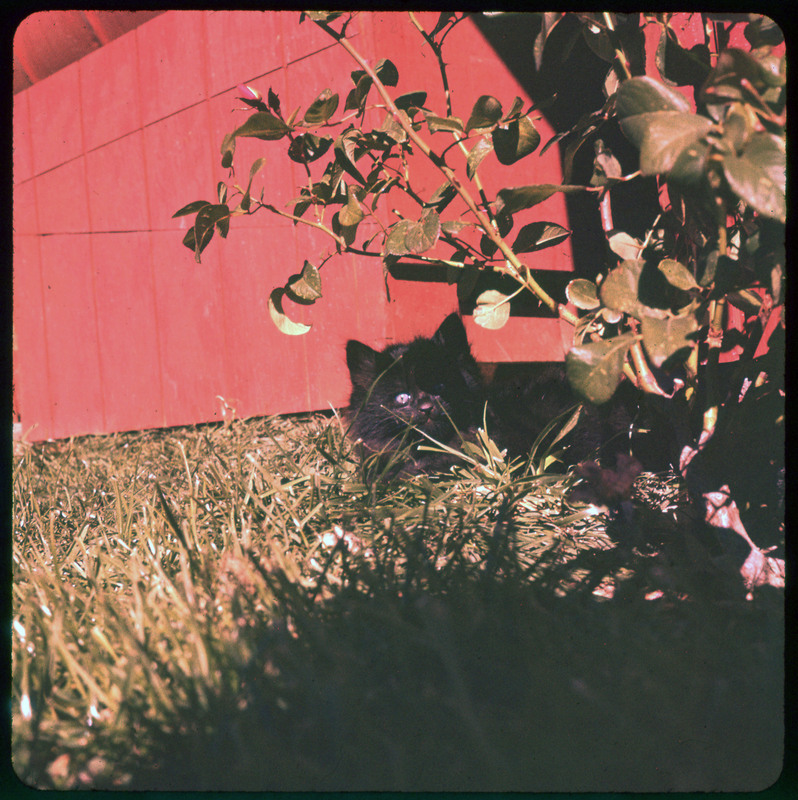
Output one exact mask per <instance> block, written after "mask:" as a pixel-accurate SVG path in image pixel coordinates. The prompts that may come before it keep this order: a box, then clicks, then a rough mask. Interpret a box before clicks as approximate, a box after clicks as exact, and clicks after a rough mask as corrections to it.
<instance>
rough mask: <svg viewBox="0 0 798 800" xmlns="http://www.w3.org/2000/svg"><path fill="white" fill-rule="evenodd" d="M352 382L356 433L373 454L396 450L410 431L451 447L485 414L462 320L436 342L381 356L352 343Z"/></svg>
mask: <svg viewBox="0 0 798 800" xmlns="http://www.w3.org/2000/svg"><path fill="white" fill-rule="evenodd" d="M347 364H348V365H349V372H350V377H351V379H352V395H351V398H350V409H351V412H353V413H354V414H355V416H354V421H353V432H354V433H355V435H357V436H358V437H359V438H361V439H362V440H363V441H364V442H365V443H366V444H367V445H368V446H369V447H371V449H374V450H379V449H384V448H385V447H389V446H390V445H391V444H393V445H394V446H395V445H397V444H398V443H399V441H400V440H402V438H403V437H405V441H408V439H407V438H406V437H408V436H409V437H410V438H409V441H414V440H422V439H424V437H423V436H421V435H419V434H418V433H413V434H408V426H413V427H414V428H416V429H417V430H420V431H423V432H424V433H425V434H427V435H428V436H431V437H433V438H435V439H437V440H439V441H444V442H448V441H449V440H451V438H452V436H453V435H454V434H455V431H456V430H460V431H464V430H465V429H466V428H468V427H469V426H470V425H472V424H473V423H474V422H475V421H476V419H477V416H476V415H478V414H479V408H480V404H481V394H480V384H479V378H478V371H477V368H476V363H475V362H474V360H473V357H472V356H471V353H470V350H469V348H468V341H467V339H466V336H465V330H464V329H463V326H462V323H461V322H460V320H459V318H458V317H456V316H454V315H452V316H450V317H447V319H446V320H445V321H444V323H443V324H442V325H441V327H440V328H439V329H438V331H437V332H436V333H435V335H434V336H433V337H432V338H431V339H424V338H420V339H416V340H415V341H412V342H409V343H407V344H399V345H392V346H390V347H388V348H386V349H385V350H383V351H376V350H373V349H372V348H370V347H368V346H367V345H364V344H362V343H360V342H356V341H350V342H349V343H348V344H347Z"/></svg>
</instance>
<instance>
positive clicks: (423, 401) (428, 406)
mask: <svg viewBox="0 0 798 800" xmlns="http://www.w3.org/2000/svg"><path fill="white" fill-rule="evenodd" d="M433 408H435V406H434V404H433V402H432V400H431V399H430V398H429V397H427V396H426V395H425V396H423V397H421V398H419V401H418V410H419V411H421V412H422V413H423V414H426V415H427V416H429V415H430V414H431V413H432V410H433Z"/></svg>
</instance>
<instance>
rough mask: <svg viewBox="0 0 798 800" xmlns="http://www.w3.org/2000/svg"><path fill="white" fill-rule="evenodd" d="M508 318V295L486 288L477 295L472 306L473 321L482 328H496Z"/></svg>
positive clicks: (502, 324)
mask: <svg viewBox="0 0 798 800" xmlns="http://www.w3.org/2000/svg"><path fill="white" fill-rule="evenodd" d="M508 319H510V300H509V297H508V296H507V295H505V294H502V293H501V292H497V291H496V290H495V289H488V291H486V292H482V294H481V295H480V296H479V297H477V303H476V307H475V308H474V322H476V324H477V325H479V326H480V327H482V328H488V329H489V330H494V331H495V330H498V329H499V328H503V327H504V326H505V325H506V324H507V320H508Z"/></svg>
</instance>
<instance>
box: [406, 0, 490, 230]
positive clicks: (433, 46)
mask: <svg viewBox="0 0 798 800" xmlns="http://www.w3.org/2000/svg"><path fill="white" fill-rule="evenodd" d="M408 13H409V15H410V21H411V22H412V23H413V25H415V26H416V28H417V29H418V31H419V33H420V34H421V35H422V36H423V37H424V41H426V43H427V44H428V45H429V47H430V50H432V52H433V53H434V54H435V58H436V59H437V60H438V69H440V72H441V82H442V83H443V91H444V94H445V96H446V116H447V117H451V116H452V93H451V90H450V89H449V78H448V76H447V74H446V63H445V62H444V60H443V50H442V48H441V46H440V44H437V43H436V42H435V40H434V39H433V38H432V37H431V36H430V35H429V34H428V33H427V32H426V31H425V30H424V27H423V26H422V25H421V23H420V22H419V21H418V20H417V19H416V15H415V14H414V13H413V12H412V11H410V12H408ZM452 136H453V137H454V139H455V142H456V143H457V146H458V147H459V148H460V152H461V153H462V154H463V155H464V156H465V157H466V158H468V150H467V149H466V146H465V144H463V137H462V136H460V134H459V133H458V132H457V131H452ZM472 180H473V181H474V186H476V187H477V191H478V192H479V197H480V199H481V200H482V204H483V206H484V207H485V209H486V210H487V211H488V214H489V215H490V216H491V224H492V225H493V226H494V227H495V222H494V221H493V216H492V215H491V214H490V204H489V203H488V198H487V196H486V195H485V190H484V188H483V187H482V181H481V179H480V177H479V175H478V174H477V173H476V172H475V173H474V177H473V178H472Z"/></svg>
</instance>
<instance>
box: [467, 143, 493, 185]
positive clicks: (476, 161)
mask: <svg viewBox="0 0 798 800" xmlns="http://www.w3.org/2000/svg"><path fill="white" fill-rule="evenodd" d="M491 150H493V140H492V139H488V138H486V137H484V136H483V137H482V138H481V139H480V140H479V141H478V142H477V143H476V144H475V145H474V146H473V147H472V148H471V152H470V153H469V154H468V158H467V159H466V175H468V179H469V180H472V179H473V177H474V175H475V174H476V171H477V167H479V165H480V164H481V163H482V159H483V158H485V156H486V155H487V154H488V153H490V151H491Z"/></svg>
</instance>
